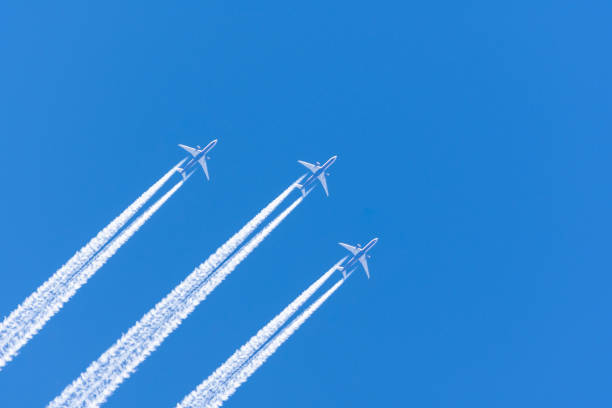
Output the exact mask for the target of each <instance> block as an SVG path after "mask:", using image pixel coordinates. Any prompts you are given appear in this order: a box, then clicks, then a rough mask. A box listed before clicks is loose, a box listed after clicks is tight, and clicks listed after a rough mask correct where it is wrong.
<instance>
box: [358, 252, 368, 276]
mask: <svg viewBox="0 0 612 408" xmlns="http://www.w3.org/2000/svg"><path fill="white" fill-rule="evenodd" d="M359 262H360V263H361V266H363V270H364V271H365V273H366V275H368V279H370V271H369V270H368V261H367V260H366V257H365V255H364V256H362V257H361V258H359Z"/></svg>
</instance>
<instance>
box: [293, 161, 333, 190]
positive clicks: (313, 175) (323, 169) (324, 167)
mask: <svg viewBox="0 0 612 408" xmlns="http://www.w3.org/2000/svg"><path fill="white" fill-rule="evenodd" d="M337 158H338V156H333V157H330V158H329V160H327V161H326V162H325V163H324V164H323V165H322V166H321V168H320V169H318V170H317V171H315V172H314V173H310V174H309V175H308V177H307V178H306V180H304V182H303V183H302V185H303V186H304V189H308V187H310V185H312V184H314V183H315V182H316V181H317V179H318V177H319V176H320V175H321V173H323V174H325V172H326V171H327V169H329V167H330V166H331V165H332V164H334V162H335V161H336V159H337Z"/></svg>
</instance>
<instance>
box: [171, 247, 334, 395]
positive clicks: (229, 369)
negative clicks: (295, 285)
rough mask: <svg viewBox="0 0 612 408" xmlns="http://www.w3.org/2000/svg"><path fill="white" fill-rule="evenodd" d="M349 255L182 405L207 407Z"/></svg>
mask: <svg viewBox="0 0 612 408" xmlns="http://www.w3.org/2000/svg"><path fill="white" fill-rule="evenodd" d="M345 259H346V257H345V258H343V259H342V260H340V261H339V262H338V263H337V264H335V265H334V266H333V267H332V268H331V269H330V270H329V271H327V272H325V273H324V274H323V275H322V276H321V277H320V278H319V279H317V280H316V281H315V282H314V283H313V284H312V285H310V286H309V287H308V289H306V290H305V291H304V292H302V293H301V294H300V295H299V296H298V297H297V298H295V299H294V300H293V301H292V302H291V303H290V304H289V305H288V306H287V307H286V308H285V309H284V310H283V311H282V312H280V313H279V314H278V315H276V317H274V319H272V320H270V322H268V324H266V325H265V326H264V327H263V328H262V329H260V330H259V331H258V332H257V334H255V335H254V336H253V337H251V339H250V340H249V341H248V342H247V343H245V344H244V345H243V346H242V347H241V348H240V349H238V350H236V352H234V354H233V355H232V356H231V357H230V358H228V359H227V360H226V361H225V363H223V365H221V366H220V367H219V368H217V370H215V372H214V373H212V374H211V375H210V376H209V377H208V378H207V379H206V380H205V381H204V382H202V383H201V384H200V385H199V386H198V387H197V388H196V389H195V390H194V391H193V392H192V393H191V394H189V395H188V396H186V397H185V399H184V400H183V401H182V402H181V404H180V406H181V407H203V406H204V405H205V403H206V401H207V400H209V399H210V398H212V397H213V396H214V395H216V394H217V393H219V392H221V391H222V385H223V383H225V381H227V380H228V379H229V378H230V377H231V376H232V375H233V374H234V373H235V372H236V370H238V369H239V368H240V367H242V365H243V364H244V363H246V362H247V361H248V359H249V358H251V356H253V354H255V353H256V352H257V350H258V349H259V348H260V347H261V346H263V345H264V344H265V343H266V342H268V340H270V338H272V336H273V335H274V334H276V332H277V331H278V330H280V328H281V327H282V326H283V325H284V324H285V323H286V322H287V321H288V320H289V319H290V318H291V317H292V316H293V315H294V314H295V313H296V312H297V311H298V309H299V308H300V307H302V305H304V303H306V302H307V301H308V299H310V297H312V295H314V293H315V292H316V291H317V290H319V288H320V287H321V286H322V285H323V284H324V283H325V282H326V281H327V280H328V279H329V278H330V277H331V276H332V274H333V273H334V272H335V271H336V269H337V268H338V266H339V265H340V264H341V263H342V262H344V260H345Z"/></svg>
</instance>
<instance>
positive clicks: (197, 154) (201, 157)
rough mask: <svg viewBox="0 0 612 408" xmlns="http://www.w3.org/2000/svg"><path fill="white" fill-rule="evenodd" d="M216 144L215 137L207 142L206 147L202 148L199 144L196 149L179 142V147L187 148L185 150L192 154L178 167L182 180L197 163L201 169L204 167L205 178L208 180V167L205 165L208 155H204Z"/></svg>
mask: <svg viewBox="0 0 612 408" xmlns="http://www.w3.org/2000/svg"><path fill="white" fill-rule="evenodd" d="M216 144H217V139H215V140H213V141H212V142H210V143H209V144H207V145H206V147H205V148H203V149H202V148H201V147H200V146H198V147H197V149H194V148H193V147H189V146H185V145H182V144H179V147H181V148H183V149H185V150H187V152H188V153H189V154H190V155H191V156H193V157H192V158H191V159H190V160H189V161H188V162H187V164H185V165H184V166H183V167H182V168H180V167H179V168H178V171H179V173H181V176H183V180H186V179H187V176H188V175H189V174H190V173H189V172H190V170H191V169H193V168H194V167H196V165H197V164H198V163H199V164H200V166H202V169H204V174H206V180H210V177H209V176H208V168H207V167H206V159H208V158H209V157H206V155H207V154H208V152H210V151H211V150H212V148H213V147H215V145H216Z"/></svg>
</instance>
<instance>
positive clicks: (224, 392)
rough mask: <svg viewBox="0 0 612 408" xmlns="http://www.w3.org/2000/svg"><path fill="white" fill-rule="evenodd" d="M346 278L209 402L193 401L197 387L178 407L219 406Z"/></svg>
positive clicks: (252, 359)
mask: <svg viewBox="0 0 612 408" xmlns="http://www.w3.org/2000/svg"><path fill="white" fill-rule="evenodd" d="M344 281H345V279H341V280H339V281H338V282H336V284H334V286H332V287H331V288H330V289H328V290H327V292H325V293H324V294H323V295H321V297H319V298H318V299H317V300H316V301H314V302H313V303H312V304H311V305H310V306H309V307H308V308H307V309H306V310H305V311H304V312H302V313H301V314H300V315H299V316H298V317H296V318H295V319H293V321H291V323H289V325H288V326H287V327H285V328H284V329H282V330H281V331H280V333H279V334H277V335H276V336H274V338H273V339H272V340H270V342H269V343H267V344H266V345H265V346H264V347H262V348H261V349H260V350H259V351H258V352H257V353H255V355H254V356H253V357H252V358H251V359H250V360H249V361H248V362H247V363H246V364H245V365H244V366H243V367H242V368H241V369H240V370H239V371H238V372H236V373H235V374H234V375H232V376H231V377H230V378H229V380H228V381H227V382H226V383H225V384H223V385H222V386H220V387H219V388H218V389H217V390H216V391H217V392H216V393H215V395H213V397H212V399H211V400H210V401H209V402H208V403H205V405H204V404H202V403H199V402H198V401H197V400H196V399H194V400H193V402H192V399H191V397H192V394H194V393H197V389H196V390H195V391H193V392H192V393H191V394H189V395H188V396H187V397H185V399H184V400H183V401H182V402H181V403H179V404H178V405H177V408H204V407H205V408H218V407H220V406H221V405H223V403H224V402H225V401H227V400H228V399H229V397H231V396H232V395H233V394H234V392H236V390H237V389H238V387H240V386H241V385H242V384H243V383H244V382H245V381H246V380H247V379H248V378H249V377H250V376H251V375H252V374H253V373H254V372H255V371H257V369H258V368H259V367H261V366H262V365H263V364H264V363H265V362H266V360H267V359H268V358H269V357H270V356H271V355H272V354H274V353H275V352H276V350H278V348H279V347H280V346H281V345H282V344H283V343H284V342H285V341H287V339H289V337H291V335H292V334H293V333H295V331H296V330H297V329H299V328H300V326H302V324H304V322H306V320H308V318H309V317H310V316H312V314H313V313H314V312H316V311H317V309H318V308H319V307H321V305H322V304H323V303H324V302H325V301H326V300H327V299H328V298H329V297H330V296H331V295H332V294H333V293H334V292H335V291H336V290H338V288H339V287H340V286H341V285H342V284H343V283H344Z"/></svg>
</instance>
